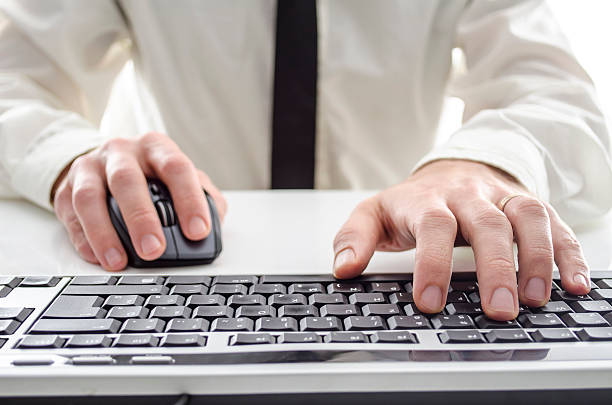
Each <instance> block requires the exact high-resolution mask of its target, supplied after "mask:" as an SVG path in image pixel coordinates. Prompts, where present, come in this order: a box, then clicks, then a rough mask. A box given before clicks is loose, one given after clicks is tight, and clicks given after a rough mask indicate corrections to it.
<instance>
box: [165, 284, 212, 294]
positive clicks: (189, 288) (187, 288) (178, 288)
mask: <svg viewBox="0 0 612 405" xmlns="http://www.w3.org/2000/svg"><path fill="white" fill-rule="evenodd" d="M207 292H208V287H206V286H205V285H203V284H177V285H175V286H174V287H172V289H171V290H170V294H171V295H182V296H189V295H195V294H206V293H207Z"/></svg>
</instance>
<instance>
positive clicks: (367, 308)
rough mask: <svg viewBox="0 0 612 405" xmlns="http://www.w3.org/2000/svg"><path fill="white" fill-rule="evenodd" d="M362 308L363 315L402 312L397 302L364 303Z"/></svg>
mask: <svg viewBox="0 0 612 405" xmlns="http://www.w3.org/2000/svg"><path fill="white" fill-rule="evenodd" d="M361 310H362V311H363V315H365V316H368V315H381V316H391V315H399V314H400V309H399V307H398V306H397V304H367V305H364V306H363V307H362V309H361Z"/></svg>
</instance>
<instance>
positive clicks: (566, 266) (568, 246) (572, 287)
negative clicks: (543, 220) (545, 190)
mask: <svg viewBox="0 0 612 405" xmlns="http://www.w3.org/2000/svg"><path fill="white" fill-rule="evenodd" d="M546 209H547V211H548V216H549V217H550V226H551V233H552V241H553V250H554V254H555V263H557V267H558V268H559V273H560V274H561V284H562V286H563V289H564V290H565V291H567V292H569V293H570V294H575V295H584V294H587V293H588V292H589V290H590V289H591V287H590V282H589V280H590V279H591V278H590V275H589V267H588V266H587V263H586V260H585V258H584V254H583V252H582V247H581V246H580V243H579V242H578V240H577V239H576V236H575V234H574V232H573V231H572V230H571V228H570V227H569V226H568V225H567V224H566V223H565V222H563V220H562V219H561V218H560V217H559V214H557V212H556V211H555V209H554V208H553V207H551V206H550V205H549V204H546Z"/></svg>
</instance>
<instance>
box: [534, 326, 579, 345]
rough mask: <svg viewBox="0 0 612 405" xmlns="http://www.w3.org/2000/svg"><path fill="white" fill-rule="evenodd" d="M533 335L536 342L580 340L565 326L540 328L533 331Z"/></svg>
mask: <svg viewBox="0 0 612 405" xmlns="http://www.w3.org/2000/svg"><path fill="white" fill-rule="evenodd" d="M531 337H532V338H533V340H535V341H536V342H575V341H577V340H578V338H576V335H574V333H573V332H572V331H571V330H569V329H565V328H559V329H557V328H554V329H538V330H536V331H535V332H533V333H531Z"/></svg>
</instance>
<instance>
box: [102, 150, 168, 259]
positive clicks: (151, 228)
mask: <svg viewBox="0 0 612 405" xmlns="http://www.w3.org/2000/svg"><path fill="white" fill-rule="evenodd" d="M105 171H106V178H107V181H108V185H109V188H110V191H111V193H112V195H113V196H114V197H115V200H116V201H117V204H118V205H119V210H120V211H121V215H122V217H123V219H124V221H125V224H126V226H127V229H128V232H129V234H130V239H131V241H132V245H133V246H134V249H135V250H136V253H137V254H138V256H140V257H141V258H142V259H144V260H154V259H157V258H158V257H159V256H161V254H162V253H163V252H164V251H165V249H166V239H165V238H164V234H163V233H162V229H161V223H160V221H159V217H158V216H157V212H156V211H155V208H154V207H153V202H152V201H151V196H150V194H149V190H148V188H147V182H146V179H145V176H144V174H143V172H142V169H141V167H140V166H139V165H138V162H137V161H136V160H135V158H134V157H133V156H132V155H128V154H121V153H114V154H110V155H109V156H108V158H107V160H106V165H105Z"/></svg>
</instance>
